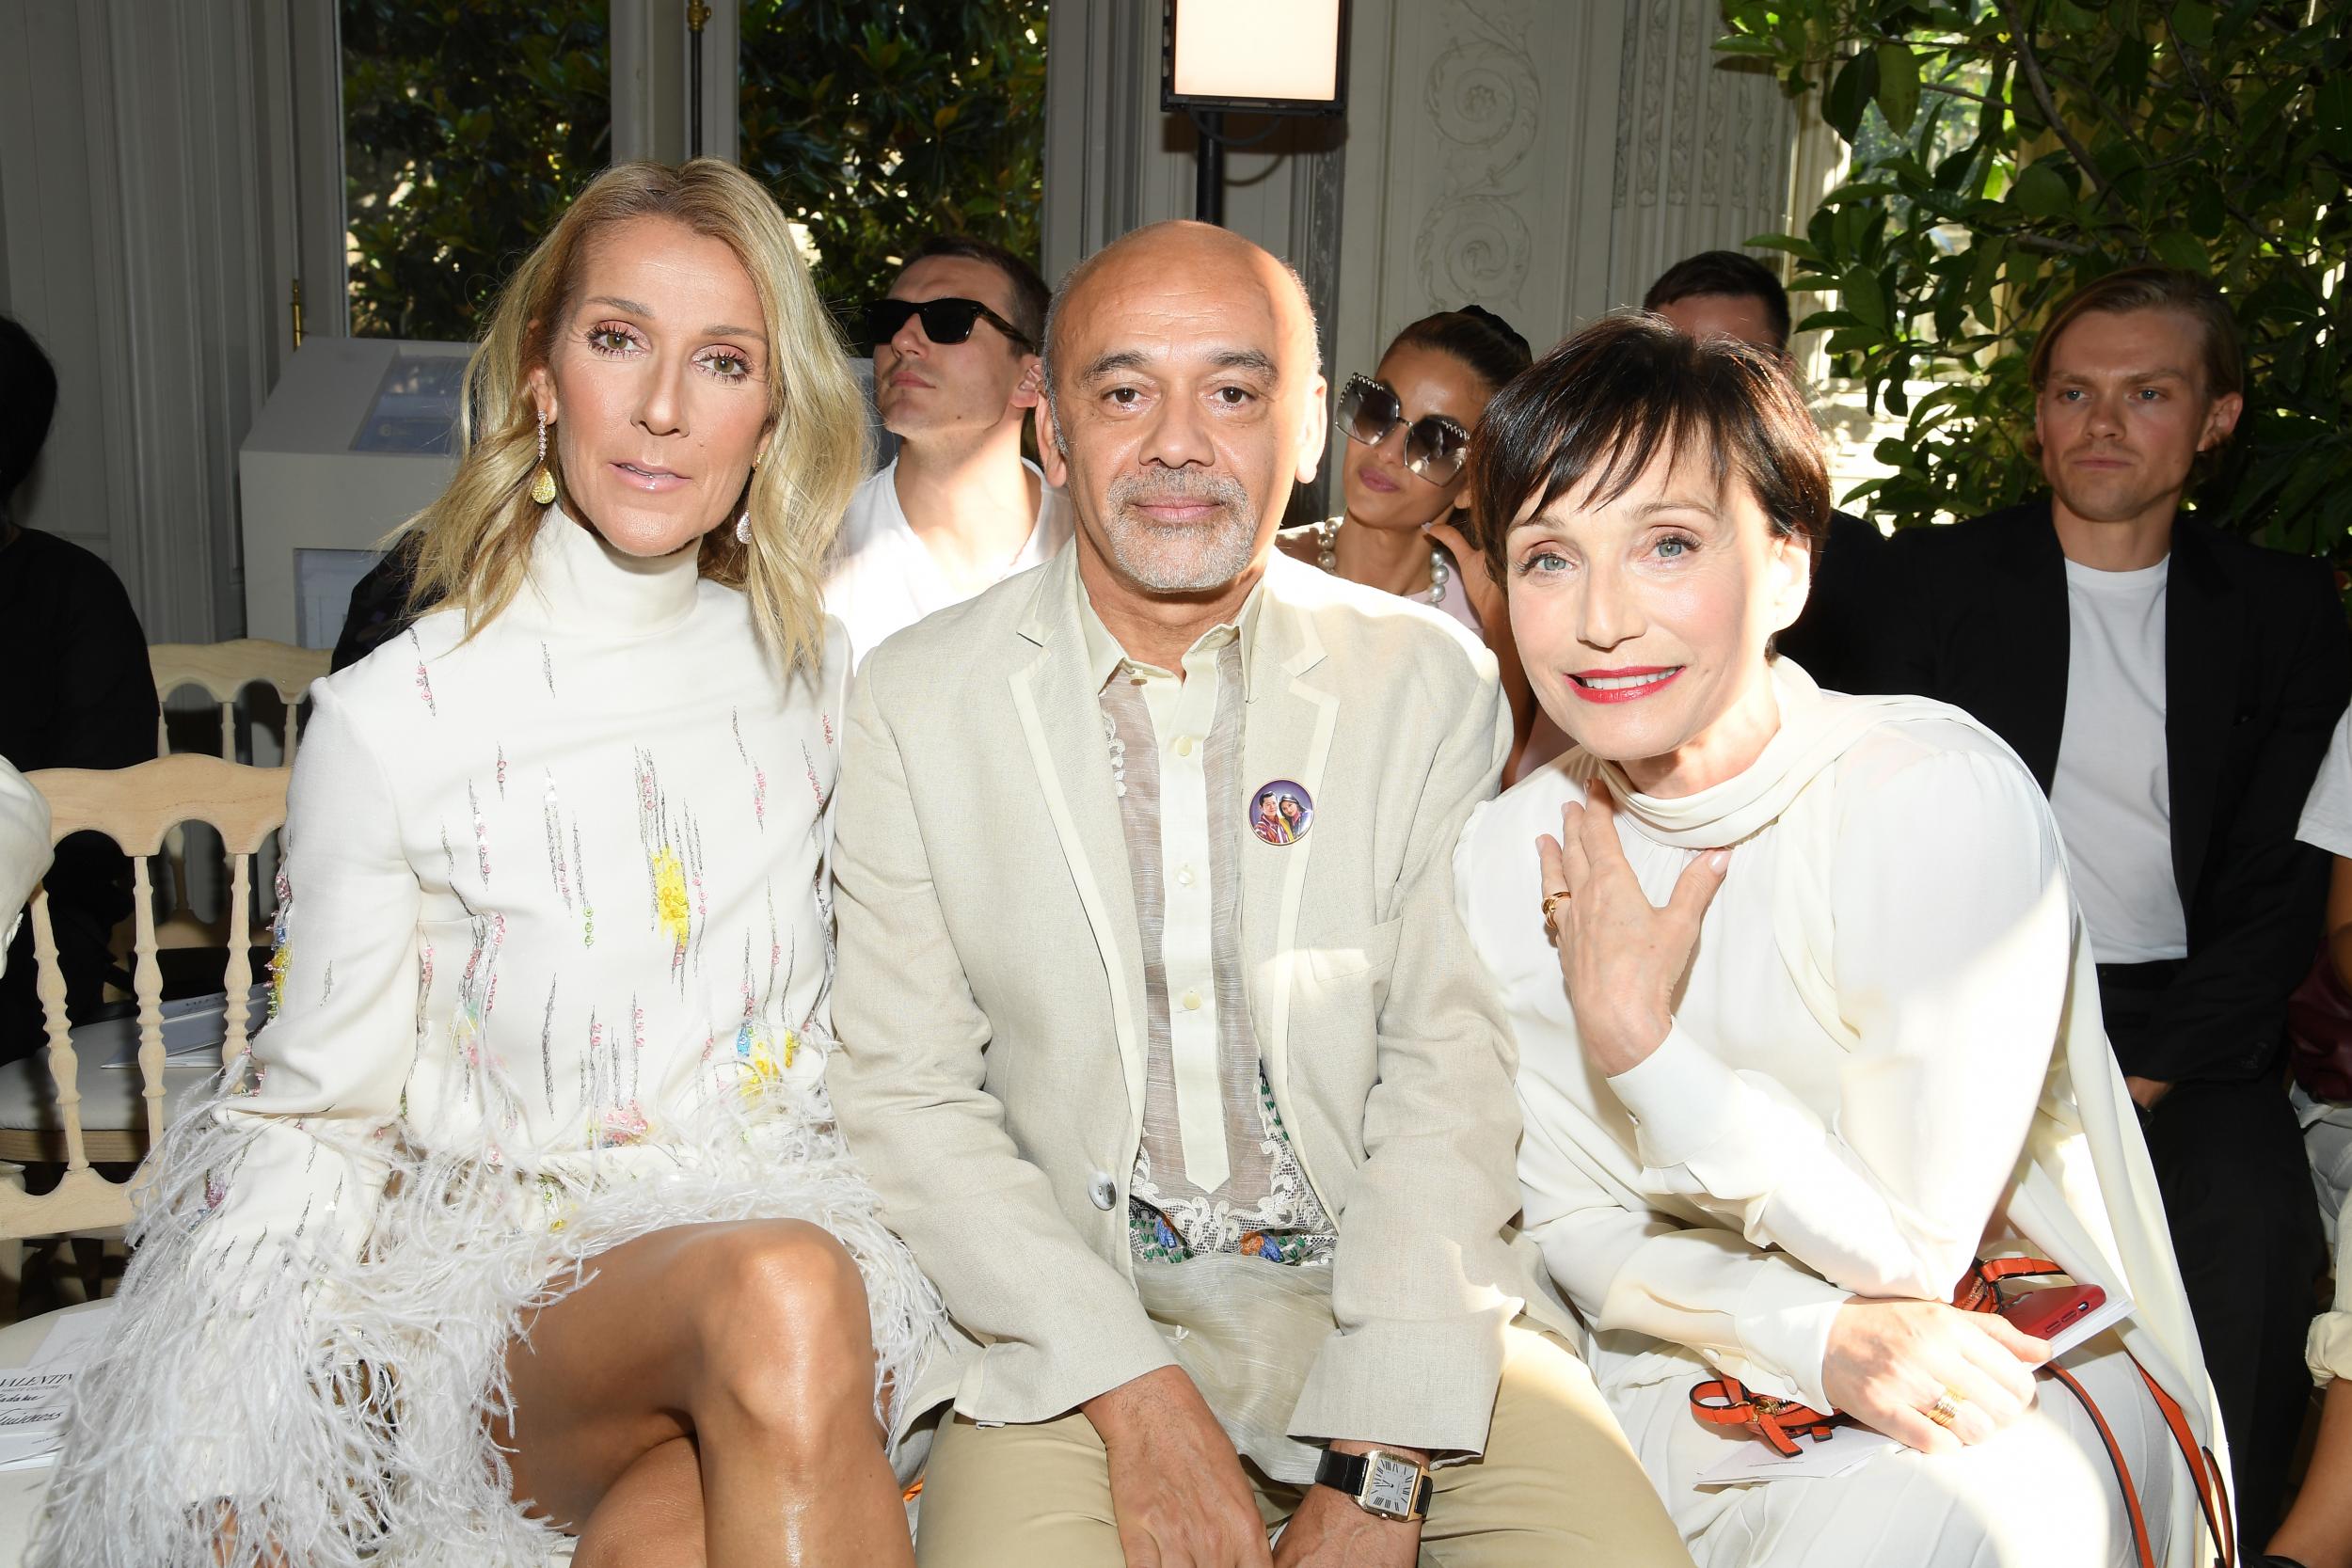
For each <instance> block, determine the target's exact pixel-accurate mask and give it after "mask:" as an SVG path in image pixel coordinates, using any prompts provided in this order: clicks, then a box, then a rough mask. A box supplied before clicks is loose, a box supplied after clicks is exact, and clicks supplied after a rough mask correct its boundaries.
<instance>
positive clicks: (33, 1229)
mask: <svg viewBox="0 0 2352 1568" xmlns="http://www.w3.org/2000/svg"><path fill="white" fill-rule="evenodd" d="M290 772H291V770H290V769H288V768H249V767H246V766H245V765H244V764H241V763H233V762H222V761H220V760H219V759H218V758H216V757H203V756H171V757H159V758H157V759H156V760H155V761H153V762H143V763H140V764H138V765H137V766H136V767H134V768H116V769H112V770H108V771H99V770H95V769H87V768H49V769H46V770H43V771H41V772H37V773H31V774H28V775H26V777H27V778H28V779H29V780H30V782H31V783H32V785H33V787H34V788H36V789H38V790H40V792H41V794H42V795H43V796H44V797H45V798H46V799H47V800H48V801H49V832H50V840H51V842H52V843H55V842H56V841H57V840H59V839H62V838H64V837H65V836H66V835H67V834H69V833H75V832H100V833H103V834H105V835H106V836H107V837H108V838H111V839H112V840H114V841H115V843H116V845H117V846H118V847H120V848H121V850H122V852H123V853H124V854H126V855H128V856H130V857H131V879H132V889H133V898H132V905H133V907H132V920H133V922H134V937H133V942H132V952H133V958H134V964H133V969H132V995H133V999H134V1000H135V1003H136V1004H137V1007H138V1023H137V1030H136V1057H135V1061H136V1067H137V1077H136V1080H135V1082H136V1084H137V1085H138V1087H137V1090H136V1092H133V1090H132V1089H131V1087H130V1085H131V1083H132V1082H133V1080H132V1077H131V1074H130V1072H129V1070H128V1064H125V1065H123V1066H117V1067H109V1066H108V1065H107V1064H106V1063H105V1062H103V1060H97V1059H92V1058H93V1057H94V1056H95V1054H96V1053H92V1054H91V1056H89V1057H86V1056H85V1055H84V1053H81V1052H80V1051H78V1050H77V1049H76V1048H75V1045H74V1034H75V1031H74V1030H73V1029H72V1027H71V1026H70V1025H69V1024H68V1022H67V1020H66V1012H65V977H64V974H62V973H61V972H60V971H59V969H58V966H57V942H56V933H55V932H54V931H53V929H52V928H51V926H50V921H49V895H48V891H47V889H46V888H36V889H35V890H34V893H33V901H32V904H31V906H30V908H29V910H28V911H27V913H28V915H29V917H30V920H31V922H32V927H33V955H34V959H35V962H36V963H37V965H38V966H39V974H38V977H37V983H36V990H38V991H39V992H40V1000H41V1011H42V1016H43V1019H44V1022H45V1023H46V1025H47V1030H48V1051H47V1054H46V1057H45V1059H44V1058H40V1057H35V1058H31V1059H28V1060H27V1061H24V1062H20V1063H13V1064H10V1065H9V1066H8V1067H6V1068H0V1161H7V1162H9V1163H11V1164H61V1165H63V1166H64V1175H63V1177H62V1178H61V1179H60V1180H59V1181H58V1183H57V1186H56V1189H55V1190H54V1191H51V1192H48V1193H44V1194H42V1195H40V1196H38V1197H34V1196H27V1195H26V1194H25V1193H24V1191H23V1183H22V1182H21V1181H19V1182H17V1183H15V1184H14V1185H13V1186H6V1185H0V1243H4V1242H9V1241H18V1240H22V1239H23V1238H24V1237H26V1236H44V1235H57V1234H62V1233H65V1232H68V1231H73V1230H87V1229H98V1228H103V1227H107V1226H114V1225H120V1224H122V1223H124V1222H125V1221H126V1220H128V1219H129V1217H130V1212H131V1211H130V1194H129V1190H128V1189H127V1188H126V1187H125V1186H124V1185H123V1184H122V1183H119V1182H116V1181H110V1180H107V1179H106V1178H105V1177H104V1176H103V1175H101V1174H100V1173H99V1172H98V1171H96V1170H94V1169H93V1168H91V1167H92V1164H93V1163H98V1164H116V1163H127V1162H130V1161H135V1160H137V1159H138V1158H140V1157H141V1156H142V1155H143V1154H144V1153H145V1152H146V1150H147V1148H149V1147H151V1145H152V1143H153V1142H154V1140H155V1139H157V1138H159V1137H161V1136H162V1134H163V1130H164V1117H165V1111H166V1106H165V1100H166V1095H167V1088H168V1087H169V1086H170V1085H169V1084H168V1083H167V1066H166V1060H165V1046H164V1003H163V973H162V970H161V968H160V966H159V965H158V964H157V962H156V958H155V954H156V949H157V939H156V930H155V927H156V921H155V903H154V881H153V878H152V875H151V869H150V868H151V863H152V862H153V860H154V859H155V857H156V856H157V855H159V854H161V853H162V852H163V847H164V838H165V835H166V833H167V832H168V831H169V830H170V829H171V828H173V827H175V826H177V825H178V824H180V823H182V822H202V823H205V824H206V825H208V826H209V827H211V828H212V829H213V830H214V831H215V832H217V833H219V834H220V837H221V842H222V844H223V846H224V847H225V848H226V850H227V854H228V859H229V863H230V883H229V909H228V918H229V923H230V928H231V929H233V930H236V931H239V932H246V931H250V930H251V929H252V927H253V858H254V856H255V855H256V854H257V853H258V852H259V851H260V850H261V848H262V845H263V844H264V843H266V842H267V841H268V839H269V837H270V835H271V834H272V833H274V832H277V831H278V828H279V826H280V825H282V824H283V823H284V821H285V819H286V782H287V779H288V776H289V774H290ZM225 969H226V973H225V974H224V976H223V978H224V982H225V990H226V1001H225V1004H224V1007H223V1019H222V1022H223V1037H222V1045H221V1048H220V1050H219V1051H218V1052H217V1053H206V1054H205V1056H204V1057H203V1058H201V1059H199V1060H197V1061H193V1062H187V1063H184V1064H181V1063H175V1064H174V1065H173V1066H172V1067H171V1068H170V1069H169V1070H170V1071H171V1072H174V1073H177V1074H180V1075H181V1076H182V1077H183V1081H185V1082H189V1083H193V1082H196V1081H198V1080H199V1079H200V1078H202V1077H203V1076H204V1075H205V1074H207V1073H209V1072H211V1071H212V1070H213V1069H215V1068H218V1067H219V1066H220V1065H221V1064H222V1063H224V1062H226V1061H229V1060H230V1059H232V1058H234V1057H235V1056H237V1055H238V1054H240V1053H243V1052H244V1050H245V1045H246V1039H247V1038H248V1037H249V1036H250V1035H251V1032H252V1030H253V1028H254V1027H255V1026H256V1025H257V1024H258V1022H259V1020H257V1019H256V1018H255V1017H254V1016H253V1002H252V991H253V965H252V960H251V958H250V956H249V953H248V949H247V944H246V942H230V943H229V945H228V952H227V960H226V965H225Z"/></svg>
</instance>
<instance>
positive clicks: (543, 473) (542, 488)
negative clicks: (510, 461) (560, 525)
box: [531, 408, 555, 506]
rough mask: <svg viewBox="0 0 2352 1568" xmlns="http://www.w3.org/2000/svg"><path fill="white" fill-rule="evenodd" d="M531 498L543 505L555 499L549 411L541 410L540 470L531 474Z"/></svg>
mask: <svg viewBox="0 0 2352 1568" xmlns="http://www.w3.org/2000/svg"><path fill="white" fill-rule="evenodd" d="M531 499H532V500H535V501H537V502H538V503H539V504H540V505H541V506H547V505H549V504H551V503H552V502H553V501H554V499H555V476H554V475H553V474H551V473H549V472H548V411H547V410H546V409H544V408H542V409H541V410H539V471H538V472H537V473H535V474H533V475H532V476H531Z"/></svg>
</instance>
